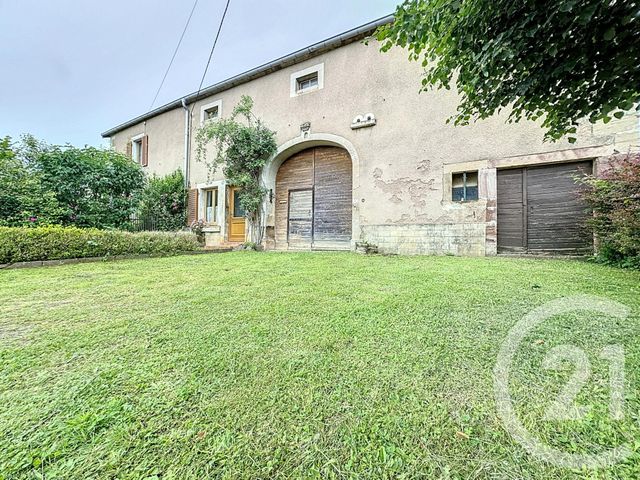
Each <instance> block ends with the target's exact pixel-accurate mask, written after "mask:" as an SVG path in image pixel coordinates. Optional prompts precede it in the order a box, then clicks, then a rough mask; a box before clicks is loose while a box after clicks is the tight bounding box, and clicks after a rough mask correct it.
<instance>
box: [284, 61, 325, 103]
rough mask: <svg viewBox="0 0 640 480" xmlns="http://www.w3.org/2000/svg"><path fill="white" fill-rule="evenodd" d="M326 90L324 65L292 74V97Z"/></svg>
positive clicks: (320, 64)
mask: <svg viewBox="0 0 640 480" xmlns="http://www.w3.org/2000/svg"><path fill="white" fill-rule="evenodd" d="M322 88H324V63H319V64H318V65H314V66H312V67H308V68H305V69H304V70H300V71H298V72H294V73H292V74H291V97H297V96H299V95H304V94H306V93H310V92H315V91H316V90H320V89H322Z"/></svg>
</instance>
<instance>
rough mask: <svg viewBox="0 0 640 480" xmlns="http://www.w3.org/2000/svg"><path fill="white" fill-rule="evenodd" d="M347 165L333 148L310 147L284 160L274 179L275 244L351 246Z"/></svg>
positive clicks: (281, 246)
mask: <svg viewBox="0 0 640 480" xmlns="http://www.w3.org/2000/svg"><path fill="white" fill-rule="evenodd" d="M351 172H352V167H351V158H350V157H349V154H348V153H347V152H346V151H345V150H343V149H341V148H337V147H315V148H310V149H308V150H304V151H302V152H300V153H297V154H295V155H293V156H292V157H291V158H289V159H288V160H286V161H285V162H284V163H283V164H282V165H281V166H280V169H279V170H278V174H277V177H276V248H279V249H306V250H308V249H327V250H342V249H349V248H350V246H351V199H352V173H351Z"/></svg>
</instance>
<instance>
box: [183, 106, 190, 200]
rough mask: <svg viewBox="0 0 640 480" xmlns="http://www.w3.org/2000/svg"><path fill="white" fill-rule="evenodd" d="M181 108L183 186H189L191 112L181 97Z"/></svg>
mask: <svg viewBox="0 0 640 480" xmlns="http://www.w3.org/2000/svg"><path fill="white" fill-rule="evenodd" d="M182 108H183V109H184V186H185V188H189V151H190V148H189V147H190V145H189V144H190V141H189V140H190V134H191V128H190V127H191V112H190V111H189V108H188V107H187V102H186V101H185V99H184V98H183V99H182Z"/></svg>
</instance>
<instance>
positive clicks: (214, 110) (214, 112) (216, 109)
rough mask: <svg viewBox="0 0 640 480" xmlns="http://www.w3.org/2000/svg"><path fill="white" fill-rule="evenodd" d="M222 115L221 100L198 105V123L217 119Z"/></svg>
mask: <svg viewBox="0 0 640 480" xmlns="http://www.w3.org/2000/svg"><path fill="white" fill-rule="evenodd" d="M221 115H222V100H218V101H215V102H212V103H208V104H206V105H203V106H202V107H200V123H201V124H202V123H204V122H207V121H213V120H218V119H219V118H220V117H221Z"/></svg>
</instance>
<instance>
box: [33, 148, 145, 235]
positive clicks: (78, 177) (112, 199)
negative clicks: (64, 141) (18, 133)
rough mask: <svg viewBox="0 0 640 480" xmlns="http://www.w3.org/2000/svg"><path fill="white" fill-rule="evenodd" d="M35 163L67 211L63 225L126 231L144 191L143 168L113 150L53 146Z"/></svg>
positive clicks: (39, 153) (46, 183)
mask: <svg viewBox="0 0 640 480" xmlns="http://www.w3.org/2000/svg"><path fill="white" fill-rule="evenodd" d="M33 163H34V170H35V173H37V174H38V175H40V177H41V179H42V184H43V186H44V187H45V188H46V189H47V190H49V191H51V192H53V194H54V195H55V198H56V199H57V200H58V203H59V205H60V207H62V209H63V215H62V216H61V222H60V223H62V224H63V225H75V226H78V227H85V228H123V227H124V226H126V225H127V223H128V221H129V218H130V217H131V215H132V214H133V213H134V212H135V209H136V207H137V202H138V197H137V194H138V192H140V190H142V188H143V187H144V174H143V173H142V169H141V168H140V165H138V164H137V163H135V162H132V161H131V159H130V158H129V157H127V156H126V155H122V154H120V153H117V152H115V151H112V150H101V149H97V148H93V147H85V148H75V147H72V146H69V145H68V146H65V147H59V146H51V147H46V148H44V149H43V150H42V151H39V152H37V153H36V154H35V160H34V162H33Z"/></svg>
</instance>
